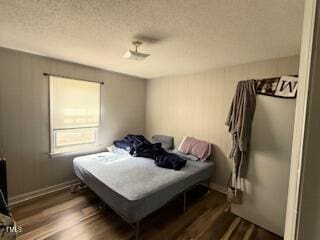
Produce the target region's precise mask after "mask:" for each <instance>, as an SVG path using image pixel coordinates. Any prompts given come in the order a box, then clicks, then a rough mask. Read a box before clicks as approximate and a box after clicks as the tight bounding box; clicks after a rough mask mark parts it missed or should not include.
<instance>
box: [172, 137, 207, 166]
mask: <svg viewBox="0 0 320 240" xmlns="http://www.w3.org/2000/svg"><path fill="white" fill-rule="evenodd" d="M178 150H179V152H182V153H184V154H191V155H194V156H196V157H198V158H199V159H200V161H205V160H206V159H207V158H208V157H209V156H210V155H211V144H210V143H208V142H205V141H202V140H199V139H196V138H193V137H188V136H187V137H184V138H183V140H182V142H181V144H180V146H179V148H178Z"/></svg>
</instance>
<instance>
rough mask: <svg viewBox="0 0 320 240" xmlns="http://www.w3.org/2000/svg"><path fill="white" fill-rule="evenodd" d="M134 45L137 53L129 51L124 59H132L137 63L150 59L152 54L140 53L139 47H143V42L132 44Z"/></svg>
mask: <svg viewBox="0 0 320 240" xmlns="http://www.w3.org/2000/svg"><path fill="white" fill-rule="evenodd" d="M132 44H133V45H134V46H135V51H132V50H130V49H129V50H128V51H127V52H126V53H125V54H124V55H123V57H124V58H127V59H132V60H137V61H142V60H144V59H145V58H147V57H149V56H150V54H146V53H142V52H138V47H140V46H141V44H142V42H140V41H134V42H132Z"/></svg>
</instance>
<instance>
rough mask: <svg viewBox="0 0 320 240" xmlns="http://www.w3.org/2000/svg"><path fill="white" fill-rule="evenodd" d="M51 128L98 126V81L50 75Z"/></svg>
mask: <svg viewBox="0 0 320 240" xmlns="http://www.w3.org/2000/svg"><path fill="white" fill-rule="evenodd" d="M50 89H51V113H52V118H51V119H52V122H51V124H52V128H53V129H70V128H83V127H98V126H99V122H100V83H95V82H88V81H82V80H74V79H68V78H62V77H56V76H50Z"/></svg>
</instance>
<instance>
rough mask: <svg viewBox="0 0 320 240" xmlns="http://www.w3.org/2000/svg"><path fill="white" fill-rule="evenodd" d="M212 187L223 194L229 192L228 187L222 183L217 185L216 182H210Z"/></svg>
mask: <svg viewBox="0 0 320 240" xmlns="http://www.w3.org/2000/svg"><path fill="white" fill-rule="evenodd" d="M210 188H212V189H213V190H216V191H218V192H221V193H223V194H227V189H226V188H224V187H222V186H220V185H217V184H215V183H210Z"/></svg>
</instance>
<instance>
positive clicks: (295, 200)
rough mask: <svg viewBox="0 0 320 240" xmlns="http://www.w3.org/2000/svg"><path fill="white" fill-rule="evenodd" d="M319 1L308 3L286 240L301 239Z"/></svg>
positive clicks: (301, 54) (300, 64) (303, 36)
mask: <svg viewBox="0 0 320 240" xmlns="http://www.w3.org/2000/svg"><path fill="white" fill-rule="evenodd" d="M316 7H317V0H305V8H304V17H303V30H302V41H301V50H300V63H299V91H298V96H297V101H296V112H295V123H294V133H293V142H292V152H291V166H290V178H289V188H288V199H287V211H286V222H285V232H284V240H293V239H297V230H298V226H297V221H298V217H299V193H300V189H301V187H302V185H301V175H302V171H301V166H302V162H303V150H304V137H305V124H306V112H307V104H308V92H309V77H310V69H311V57H312V53H313V51H312V49H313V39H314V30H315V29H314V26H315V18H316Z"/></svg>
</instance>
